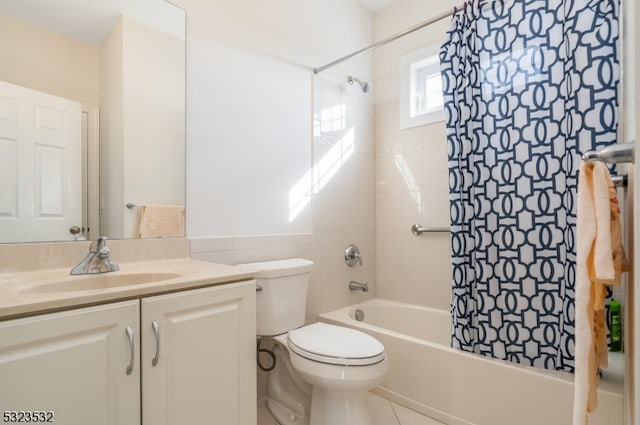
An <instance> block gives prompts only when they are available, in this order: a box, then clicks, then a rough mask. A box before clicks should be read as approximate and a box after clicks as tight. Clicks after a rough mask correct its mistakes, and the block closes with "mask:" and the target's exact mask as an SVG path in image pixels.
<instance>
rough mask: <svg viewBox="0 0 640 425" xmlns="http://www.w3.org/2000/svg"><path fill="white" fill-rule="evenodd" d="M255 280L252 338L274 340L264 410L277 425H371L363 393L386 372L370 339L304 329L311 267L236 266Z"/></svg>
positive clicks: (294, 262) (328, 328)
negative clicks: (253, 333)
mask: <svg viewBox="0 0 640 425" xmlns="http://www.w3.org/2000/svg"><path fill="white" fill-rule="evenodd" d="M239 266H242V267H247V268H250V269H253V270H255V271H257V272H258V275H257V277H256V289H257V291H258V292H257V293H256V333H257V336H258V337H260V338H262V337H271V338H273V340H274V341H275V345H274V348H273V350H272V352H273V355H274V358H275V366H274V368H273V370H271V371H270V372H269V391H268V396H267V406H268V408H269V410H270V412H271V414H272V415H273V416H274V417H275V419H276V420H277V421H278V422H279V423H280V424H282V425H372V424H373V422H372V420H371V417H370V414H369V411H368V408H367V392H368V390H370V389H373V388H375V387H376V386H378V385H379V384H380V383H381V382H382V379H383V378H384V376H385V374H386V373H387V370H388V367H389V366H388V362H387V358H386V354H385V352H384V346H383V345H382V343H381V342H380V341H378V340H377V339H375V338H373V337H372V336H370V335H367V334H365V333H364V332H360V331H357V330H354V329H349V328H346V327H342V326H335V325H330V324H327V323H321V322H318V323H313V324H310V325H306V326H304V322H305V310H306V298H307V288H308V285H309V277H310V274H311V269H312V267H313V262H311V261H309V260H305V259H300V258H293V259H287V260H278V261H266V262H259V263H246V264H239Z"/></svg>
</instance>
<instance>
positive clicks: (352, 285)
mask: <svg viewBox="0 0 640 425" xmlns="http://www.w3.org/2000/svg"><path fill="white" fill-rule="evenodd" d="M349 289H350V290H352V291H362V292H369V285H368V284H366V283H360V282H356V281H355V280H352V281H351V282H349Z"/></svg>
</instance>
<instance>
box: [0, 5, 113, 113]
mask: <svg viewBox="0 0 640 425" xmlns="http://www.w3.org/2000/svg"><path fill="white" fill-rule="evenodd" d="M0 58H2V60H1V66H0V80H4V81H8V82H10V83H13V84H18V85H20V86H24V87H28V88H31V89H34V90H39V91H42V92H45V93H49V94H53V95H55V96H60V97H64V98H66V99H71V100H75V101H78V102H80V103H83V104H89V105H96V106H97V105H99V104H100V50H99V49H98V48H97V47H95V46H93V45H91V44H89V43H84V42H81V41H78V40H75V39H73V38H70V37H67V36H64V35H61V34H58V33H55V32H53V31H50V30H47V29H43V28H40V27H37V26H34V25H32V24H29V23H27V22H24V21H21V20H19V19H15V18H10V17H8V16H4V15H0Z"/></svg>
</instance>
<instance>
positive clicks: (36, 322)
mask: <svg viewBox="0 0 640 425" xmlns="http://www.w3.org/2000/svg"><path fill="white" fill-rule="evenodd" d="M139 312H140V309H139V302H138V301H137V300H134V301H125V302H118V303H112V304H105V305H101V306H96V307H88V308H80V309H76V310H69V311H64V312H59V313H51V314H43V315H40V316H33V317H27V318H23V319H15V320H8V321H0V422H1V423H5V422H6V423H10V422H16V423H18V422H27V418H26V417H25V415H32V413H31V412H33V413H34V414H36V415H38V416H39V417H38V419H39V422H49V420H48V419H51V420H50V422H54V423H61V424H65V425H86V424H92V425H102V424H104V425H107V424H109V425H129V424H131V425H133V424H137V423H139V422H140V402H139V400H140V367H139V355H138V354H137V352H136V351H137V347H136V346H135V345H134V350H133V352H132V350H131V345H130V344H131V339H130V338H129V333H128V332H127V329H129V330H130V333H131V338H132V339H133V340H134V344H137V342H138V341H139V338H138V334H139V330H138V323H139V320H140V319H139V317H140V313H139ZM129 366H131V368H130V369H129V371H130V372H129V374H127V368H128V367H129ZM41 412H43V413H41ZM43 414H44V419H47V420H46V421H44V420H42V418H43V416H42V415H43ZM5 415H8V416H6V417H5ZM12 415H15V416H14V417H13V418H12V417H11V416H12ZM18 415H22V421H20V420H19V419H20V417H19V416H18ZM30 422H35V421H34V420H30Z"/></svg>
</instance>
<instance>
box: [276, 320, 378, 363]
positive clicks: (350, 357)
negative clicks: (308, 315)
mask: <svg viewBox="0 0 640 425" xmlns="http://www.w3.org/2000/svg"><path fill="white" fill-rule="evenodd" d="M287 345H288V346H289V349H291V351H293V352H294V353H296V354H297V355H299V356H301V357H304V358H306V359H309V360H312V361H316V362H321V363H327V364H332V365H340V366H368V365H373V364H376V363H379V362H381V361H383V360H384V359H385V357H386V355H385V352H384V346H383V345H382V343H380V341H378V340H377V339H375V338H373V337H372V336H370V335H367V334H366V333H364V332H360V331H357V330H355V329H349V328H345V327H342V326H335V325H329V324H327V323H321V322H318V323H313V324H311V325H307V326H303V327H301V328H298V329H294V330H291V331H289V333H288V335H287Z"/></svg>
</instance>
